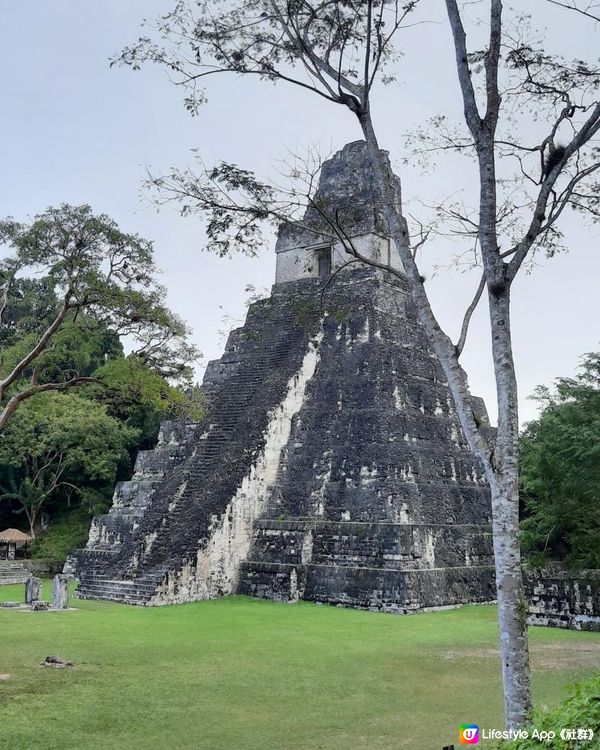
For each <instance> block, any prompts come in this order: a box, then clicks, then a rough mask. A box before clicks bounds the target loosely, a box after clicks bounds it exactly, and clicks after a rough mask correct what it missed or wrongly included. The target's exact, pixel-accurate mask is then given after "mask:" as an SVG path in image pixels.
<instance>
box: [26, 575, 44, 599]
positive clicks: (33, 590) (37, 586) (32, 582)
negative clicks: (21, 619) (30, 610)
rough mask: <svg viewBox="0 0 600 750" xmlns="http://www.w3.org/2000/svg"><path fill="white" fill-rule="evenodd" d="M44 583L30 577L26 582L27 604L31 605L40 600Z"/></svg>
mask: <svg viewBox="0 0 600 750" xmlns="http://www.w3.org/2000/svg"><path fill="white" fill-rule="evenodd" d="M41 591H42V581H41V579H40V578H36V577H35V576H29V578H28V579H27V580H26V581H25V604H31V603H32V602H34V601H37V600H38V599H39V598H40V593H41Z"/></svg>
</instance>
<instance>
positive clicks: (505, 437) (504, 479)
mask: <svg viewBox="0 0 600 750" xmlns="http://www.w3.org/2000/svg"><path fill="white" fill-rule="evenodd" d="M361 125H362V127H363V133H364V135H365V139H366V141H367V144H368V146H369V153H370V156H371V160H372V164H373V167H374V169H375V173H376V175H377V178H378V182H379V185H380V188H381V192H382V196H383V202H384V205H383V209H384V212H385V215H386V219H387V220H388V223H389V228H390V234H391V236H392V239H393V240H394V241H395V243H396V245H397V247H398V251H399V253H400V257H401V259H402V262H403V265H404V268H405V272H406V275H407V277H408V280H409V286H410V290H411V295H412V298H413V301H414V302H415V306H416V308H417V315H418V318H419V321H420V323H421V324H422V325H423V327H424V329H425V332H426V334H427V337H428V339H429V341H430V343H431V344H432V346H433V349H434V351H435V353H436V354H437V356H438V358H439V360H440V363H441V365H442V368H443V370H444V372H445V374H446V377H447V378H448V385H449V387H450V391H451V393H452V396H453V399H454V402H455V406H456V410H457V413H458V416H459V419H460V422H461V425H462V427H463V431H464V433H465V437H466V439H467V441H468V443H469V445H470V447H471V449H472V450H473V452H474V453H475V455H476V456H477V458H478V459H479V461H480V463H481V465H482V468H483V470H484V472H485V476H486V478H487V480H488V483H489V485H490V490H491V495H492V518H493V522H492V523H493V538H494V561H495V568H496V585H497V588H498V622H499V629H500V651H501V656H502V676H503V684H504V704H505V722H506V727H507V728H508V729H517V728H519V727H520V726H522V725H523V723H524V722H525V721H526V719H527V717H528V715H529V714H530V711H531V690H530V673H529V650H528V646H527V624H526V612H527V606H526V600H525V594H524V590H523V581H522V575H521V555H520V546H519V538H518V535H519V495H518V480H519V432H518V406H517V384H516V377H515V370H514V360H513V354H512V344H511V333H510V285H509V284H507V285H506V287H505V288H501V289H500V290H499V295H498V296H496V295H495V294H492V293H490V294H489V301H490V322H491V328H492V351H493V360H494V372H495V378H496V391H497V400H498V430H497V437H496V442H495V446H494V450H493V452H492V453H490V449H489V446H488V445H487V441H486V440H485V438H484V437H483V435H482V434H481V431H480V430H479V428H478V426H477V425H476V423H475V421H474V415H473V410H472V405H471V401H470V392H469V391H468V387H467V380H466V376H465V374H464V371H463V369H462V367H461V366H460V364H459V362H458V358H457V356H456V350H455V347H454V345H453V344H452V342H451V341H450V339H449V338H448V336H447V335H445V334H444V333H443V331H442V330H441V329H440V327H439V325H438V323H437V321H436V319H435V316H434V314H433V311H432V309H431V306H430V303H429V300H428V298H427V295H426V293H425V290H424V289H423V286H422V283H421V280H420V278H419V272H418V269H417V267H416V264H415V263H414V259H413V257H412V254H411V251H410V246H409V237H408V232H407V229H406V223H405V221H404V220H403V218H402V214H401V202H400V201H401V195H400V194H399V185H398V186H395V185H394V184H392V181H391V180H392V177H391V174H389V165H388V163H387V160H385V157H384V156H383V155H382V154H381V152H380V150H379V145H378V142H377V138H376V136H375V132H374V130H373V126H372V123H371V121H370V117H369V115H368V113H367V114H365V115H363V116H362V118H361ZM486 271H487V272H488V273H494V272H495V271H496V269H493V268H490V269H487V268H486ZM488 279H489V277H488Z"/></svg>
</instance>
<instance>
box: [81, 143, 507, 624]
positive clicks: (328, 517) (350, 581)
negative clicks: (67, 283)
mask: <svg viewBox="0 0 600 750" xmlns="http://www.w3.org/2000/svg"><path fill="white" fill-rule="evenodd" d="M327 212H329V215H334V214H335V215H336V216H337V217H338V220H339V223H340V226H342V225H343V227H344V231H345V232H346V233H347V234H348V236H350V237H352V240H353V242H354V243H355V245H356V247H357V248H358V249H359V250H360V252H361V253H362V254H363V255H365V256H367V257H370V258H375V259H377V260H379V261H382V262H385V263H388V264H390V265H392V266H394V267H395V268H397V269H398V270H400V271H401V270H402V266H401V262H400V260H399V257H398V255H397V252H396V250H395V247H394V246H393V243H392V242H391V241H390V239H389V238H388V237H386V234H385V231H384V223H383V221H382V215H381V211H380V207H379V200H378V194H377V191H376V189H375V188H374V181H373V178H372V174H371V171H370V168H369V165H368V161H367V157H366V153H365V148H364V143H363V142H360V141H359V142H355V143H351V144H348V145H347V146H346V147H345V148H344V149H343V150H342V151H340V152H338V153H337V154H336V155H335V156H334V157H333V158H332V159H330V160H329V161H328V162H326V163H325V164H324V165H323V168H322V170H321V178H320V184H319V188H318V191H317V193H316V195H315V196H314V202H313V205H312V207H311V208H310V209H309V210H307V212H306V215H305V217H304V220H303V222H302V223H301V225H293V226H292V225H285V226H283V227H282V228H281V230H280V233H279V238H278V241H277V246H276V252H277V272H276V281H275V285H274V286H273V290H272V294H271V296H270V297H269V298H268V299H264V300H261V301H259V302H256V303H254V304H252V305H251V306H250V308H249V310H248V315H247V318H246V322H245V324H244V326H243V327H241V328H238V329H236V330H234V331H232V333H231V334H230V335H229V338H228V341H227V345H226V347H225V352H224V354H223V356H222V357H221V359H220V360H218V361H215V362H211V363H210V364H209V366H208V368H207V371H206V375H205V378H204V383H203V387H204V390H205V392H206V394H207V398H208V402H209V410H208V415H207V417H206V419H205V420H203V421H202V422H201V423H197V424H185V423H174V422H167V423H165V424H163V425H162V427H161V432H160V437H159V442H158V445H157V447H156V448H155V449H154V450H153V451H144V452H141V453H140V454H139V456H138V459H137V462H136V467H135V474H134V476H133V478H132V480H131V481H129V482H123V483H121V484H119V485H118V486H117V488H116V491H115V496H114V502H113V506H112V508H111V509H110V511H109V513H107V514H106V515H104V516H100V517H98V518H96V519H94V522H93V524H92V528H91V531H90V538H89V541H88V544H87V547H86V548H85V549H84V550H80V551H78V552H77V553H76V554H75V555H74V556H73V557H72V558H71V560H70V561H69V567H70V569H71V570H72V571H73V572H75V573H76V574H77V576H78V577H79V580H80V585H79V589H78V595H79V596H80V597H89V598H102V599H113V600H117V601H123V602H129V603H132V604H146V605H158V604H168V603H176V602H184V601H193V600H198V599H206V598H213V597H218V596H224V595H228V594H236V593H239V594H247V595H250V596H257V597H264V598H268V599H275V600H281V601H294V600H297V599H306V600H310V601H318V602H329V603H332V604H339V605H345V606H353V607H361V608H368V609H374V610H385V611H393V612H410V611H414V610H419V609H424V608H431V607H440V606H450V605H456V604H459V603H462V602H480V601H490V600H493V599H494V598H495V584H494V571H493V556H492V538H491V528H490V523H491V520H490V515H491V510H490V497H489V490H488V488H487V486H486V484H485V480H484V478H483V476H482V473H481V470H480V468H479V466H478V464H477V461H476V459H475V457H474V456H473V455H472V454H471V452H470V450H469V448H468V446H467V444H466V441H465V439H464V437H463V434H462V431H461V428H460V425H459V422H458V418H457V415H456V412H455V410H454V407H453V403H452V398H451V395H450V392H449V390H448V386H447V383H446V380H445V377H444V374H443V372H442V369H441V367H440V365H439V362H438V361H437V359H436V357H435V356H434V354H433V352H432V351H431V349H430V347H429V345H428V342H427V340H426V336H425V334H424V332H423V330H422V329H421V327H420V325H419V323H418V322H417V319H416V315H415V311H414V308H413V305H412V302H411V300H410V295H409V292H408V287H407V284H406V283H405V281H404V280H403V279H402V278H396V277H392V276H391V275H390V274H386V273H385V272H383V271H379V270H376V269H374V268H372V267H370V266H367V265H364V264H359V263H354V264H352V265H350V266H348V267H344V268H342V266H343V265H344V264H345V263H347V260H348V258H347V256H346V255H345V254H344V252H343V250H342V248H341V247H340V245H339V243H337V242H336V241H335V240H334V239H331V237H330V236H329V234H330V233H328V232H327V231H326V229H327V227H326V223H327V222H326V221H325V219H324V216H327V215H328V214H327ZM332 274H333V276H332ZM473 406H474V408H475V409H476V411H478V413H479V416H480V419H481V420H482V421H484V422H485V420H486V419H487V417H486V414H485V407H484V406H483V403H482V402H481V401H480V400H479V399H474V404H473Z"/></svg>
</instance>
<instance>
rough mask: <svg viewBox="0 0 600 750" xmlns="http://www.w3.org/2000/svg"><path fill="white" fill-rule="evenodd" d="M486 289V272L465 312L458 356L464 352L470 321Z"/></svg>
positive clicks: (458, 344)
mask: <svg viewBox="0 0 600 750" xmlns="http://www.w3.org/2000/svg"><path fill="white" fill-rule="evenodd" d="M484 289H485V274H483V275H482V277H481V281H480V282H479V286H478V287H477V291H476V292H475V296H474V297H473V301H472V302H471V304H470V305H469V307H467V311H466V312H465V317H464V319H463V323H462V326H461V329H460V338H459V339H458V343H457V344H456V356H457V357H460V355H461V354H462V352H463V349H464V348H465V343H466V341H467V334H468V332H469V323H470V322H471V318H472V316H473V313H474V312H475V309H476V308H477V305H478V304H479V300H480V299H481V295H482V294H483V290H484Z"/></svg>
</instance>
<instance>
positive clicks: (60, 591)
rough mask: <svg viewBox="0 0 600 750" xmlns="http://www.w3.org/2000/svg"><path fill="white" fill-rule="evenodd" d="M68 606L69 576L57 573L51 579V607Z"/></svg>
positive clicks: (63, 607) (65, 607) (60, 607)
mask: <svg viewBox="0 0 600 750" xmlns="http://www.w3.org/2000/svg"><path fill="white" fill-rule="evenodd" d="M68 606H69V577H68V576H66V575H61V574H58V575H56V576H54V578H53V579H52V609H67V607H68Z"/></svg>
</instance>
